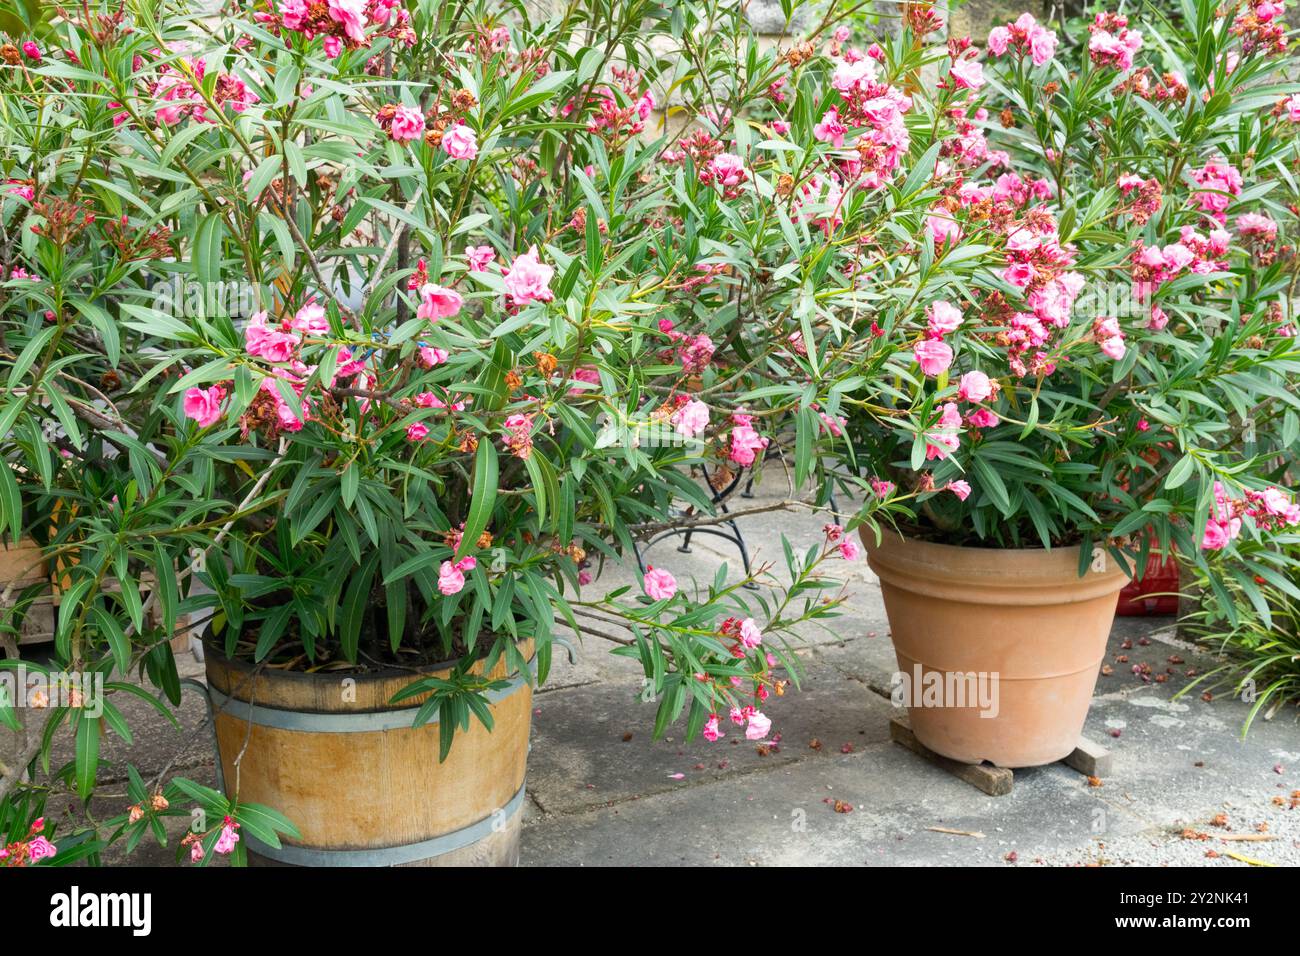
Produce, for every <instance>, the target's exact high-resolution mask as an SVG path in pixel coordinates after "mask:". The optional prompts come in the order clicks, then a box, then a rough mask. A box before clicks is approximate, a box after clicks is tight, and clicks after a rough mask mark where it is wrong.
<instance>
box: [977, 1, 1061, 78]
mask: <svg viewBox="0 0 1300 956" xmlns="http://www.w3.org/2000/svg"><path fill="white" fill-rule="evenodd" d="M988 47H989V53H990V54H991V55H993V56H1002V55H1003V54H1005V53H1006V52H1007V50H1014V51H1015V52H1016V53H1018V54H1020V55H1021V56H1024V55H1026V54H1028V55H1029V57H1030V58H1031V59H1032V61H1033V64H1034V66H1042V65H1043V64H1044V63H1046V62H1047V61H1048V60H1050V59H1051V58H1052V57H1053V56H1055V55H1056V33H1055V32H1054V31H1052V30H1048V29H1047V28H1045V27H1043V26H1041V25H1040V24H1039V23H1038V21H1037V20H1035V19H1034V17H1033V16H1032V15H1031V14H1028V13H1022V14H1021V15H1020V17H1019V18H1018V19H1017V20H1016V22H1015V23H1008V24H1007V25H1006V26H1002V27H994V28H993V29H992V30H990V31H989V39H988Z"/></svg>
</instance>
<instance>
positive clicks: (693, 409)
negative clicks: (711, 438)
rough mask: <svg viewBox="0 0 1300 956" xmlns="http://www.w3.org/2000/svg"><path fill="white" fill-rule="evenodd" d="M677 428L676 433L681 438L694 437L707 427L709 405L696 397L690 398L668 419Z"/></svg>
mask: <svg viewBox="0 0 1300 956" xmlns="http://www.w3.org/2000/svg"><path fill="white" fill-rule="evenodd" d="M669 420H670V421H671V422H672V423H673V425H675V426H676V428H677V434H679V435H681V436H682V437H683V438H694V437H695V436H696V435H699V434H702V433H703V431H704V429H706V428H708V427H709V406H708V405H705V404H704V403H703V402H701V401H699V400H698V399H692V400H691V401H689V402H687V403H686V404H685V405H683V406H682V407H681V408H679V409H677V411H675V412H673V415H672V418H671V419H669Z"/></svg>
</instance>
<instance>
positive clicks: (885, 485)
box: [871, 478, 896, 498]
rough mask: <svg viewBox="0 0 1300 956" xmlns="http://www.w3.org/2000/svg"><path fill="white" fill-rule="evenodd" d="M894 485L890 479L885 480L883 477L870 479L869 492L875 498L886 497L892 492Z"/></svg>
mask: <svg viewBox="0 0 1300 956" xmlns="http://www.w3.org/2000/svg"><path fill="white" fill-rule="evenodd" d="M895 487H896V485H895V484H894V483H893V482H892V481H885V480H884V479H883V478H872V479H871V492H872V494H874V495H875V496H876V497H877V498H888V497H889V496H890V495H892V494H893V493H894V488H895Z"/></svg>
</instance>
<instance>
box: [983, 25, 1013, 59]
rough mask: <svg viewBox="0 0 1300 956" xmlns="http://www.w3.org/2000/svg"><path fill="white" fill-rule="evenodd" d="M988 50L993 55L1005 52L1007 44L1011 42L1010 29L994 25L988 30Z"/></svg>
mask: <svg viewBox="0 0 1300 956" xmlns="http://www.w3.org/2000/svg"><path fill="white" fill-rule="evenodd" d="M988 43H989V52H990V53H992V54H993V55H994V56H1001V55H1002V54H1003V53H1006V52H1007V46H1008V45H1009V44H1010V43H1011V31H1010V30H1008V29H1007V28H1006V27H994V28H993V29H992V30H990V31H989V40H988Z"/></svg>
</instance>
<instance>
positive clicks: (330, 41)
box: [321, 35, 343, 60]
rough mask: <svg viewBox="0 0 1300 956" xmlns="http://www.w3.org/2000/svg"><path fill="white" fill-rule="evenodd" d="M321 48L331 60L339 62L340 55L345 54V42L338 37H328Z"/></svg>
mask: <svg viewBox="0 0 1300 956" xmlns="http://www.w3.org/2000/svg"><path fill="white" fill-rule="evenodd" d="M321 46H322V48H323V49H324V51H325V55H326V56H327V57H329V58H330V59H331V60H337V59H338V58H339V54H340V53H342V52H343V41H342V40H340V39H339V38H338V37H336V36H332V35H331V36H327V37H326V38H325V42H324V43H323V44H322V45H321Z"/></svg>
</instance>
